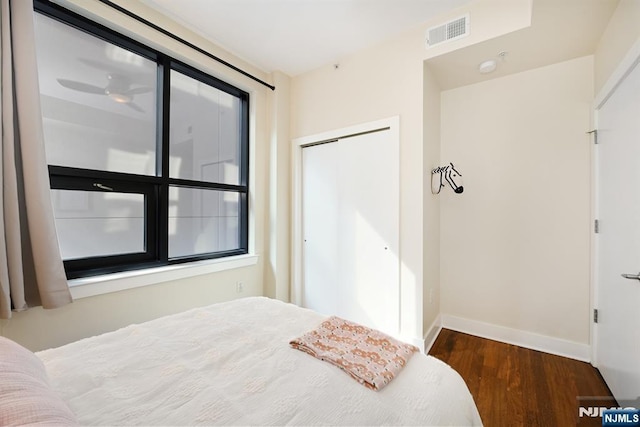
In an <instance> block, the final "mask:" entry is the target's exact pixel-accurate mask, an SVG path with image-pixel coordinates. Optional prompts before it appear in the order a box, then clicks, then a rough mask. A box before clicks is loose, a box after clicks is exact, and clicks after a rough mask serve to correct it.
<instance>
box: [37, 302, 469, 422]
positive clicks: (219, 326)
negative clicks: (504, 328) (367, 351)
mask: <svg viewBox="0 0 640 427" xmlns="http://www.w3.org/2000/svg"><path fill="white" fill-rule="evenodd" d="M324 319H326V317H325V316H322V315H320V314H318V313H315V312H313V311H311V310H307V309H303V308H300V307H297V306H295V305H293V304H286V303H283V302H280V301H276V300H273V299H269V298H265V297H249V298H242V299H238V300H234V301H230V302H226V303H220V304H214V305H211V306H208V307H204V308H197V309H192V310H189V311H186V312H184V313H179V314H176V315H171V316H167V317H163V318H160V319H157V320H153V321H150V322H146V323H143V324H137V325H131V326H128V327H125V328H123V329H120V330H117V331H114V332H110V333H107V334H104V335H100V336H96V337H91V338H87V339H83V340H80V341H77V342H74V343H71V344H68V345H65V346H62V347H59V348H54V349H50V350H45V351H41V352H38V353H36V355H37V357H38V358H39V359H40V360H41V361H42V362H43V363H44V366H45V367H46V373H47V375H48V378H49V384H50V386H51V387H52V389H53V390H54V391H55V392H56V393H57V394H58V395H59V396H61V397H62V399H63V401H64V402H66V404H67V405H68V406H69V408H70V409H71V411H72V412H73V413H74V414H75V416H76V417H77V420H78V422H79V423H80V424H82V425H318V424H320V425H383V424H384V425H481V420H480V417H479V415H478V411H477V409H476V406H475V404H474V401H473V398H472V397H471V394H470V393H469V390H468V389H467V387H466V385H465V383H464V381H463V380H462V378H461V377H460V376H459V375H458V374H457V372H455V371H454V370H453V369H452V368H450V367H449V366H448V365H446V364H445V363H443V362H441V361H439V360H437V359H435V358H433V357H430V356H425V355H424V354H419V353H417V354H414V355H413V356H412V357H411V358H410V359H409V361H408V363H407V364H406V366H405V367H404V369H403V370H402V371H401V372H400V374H399V375H398V376H397V377H396V378H395V379H394V380H393V381H391V382H390V383H389V384H388V385H387V386H386V387H384V388H383V389H382V390H380V391H374V390H370V389H368V388H366V387H364V386H363V385H362V384H360V383H358V382H357V381H355V380H354V379H353V378H351V377H350V376H349V375H347V374H345V373H344V372H343V371H341V370H340V369H338V368H336V367H335V366H333V365H331V364H329V363H326V362H324V361H321V360H318V359H316V358H314V357H312V356H310V355H308V354H306V353H304V352H302V351H299V350H296V349H294V348H292V347H291V346H290V345H289V342H290V340H292V339H293V338H295V337H297V336H300V335H301V334H304V333H305V332H307V331H309V330H310V329H313V328H315V327H316V326H317V325H318V324H319V323H321V322H323V320H324Z"/></svg>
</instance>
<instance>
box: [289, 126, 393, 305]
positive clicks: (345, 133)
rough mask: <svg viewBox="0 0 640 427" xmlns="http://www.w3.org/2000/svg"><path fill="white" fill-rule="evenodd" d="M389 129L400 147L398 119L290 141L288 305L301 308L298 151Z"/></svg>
mask: <svg viewBox="0 0 640 427" xmlns="http://www.w3.org/2000/svg"><path fill="white" fill-rule="evenodd" d="M387 129H388V130H389V137H390V138H392V139H393V143H394V144H398V145H397V146H398V147H399V144H400V116H393V117H388V118H386V119H381V120H376V121H372V122H367V123H361V124H357V125H353V126H349V127H345V128H340V129H335V130H331V131H327V132H321V133H317V134H313V135H309V136H303V137H300V138H296V139H294V140H293V141H292V143H293V148H292V153H291V159H292V162H293V176H292V178H293V180H292V183H293V188H292V206H293V215H292V222H293V224H292V225H293V228H292V236H291V258H292V263H291V302H293V303H294V304H296V305H299V306H301V305H302V294H303V292H302V286H303V283H302V282H303V277H304V275H303V271H302V270H303V259H302V240H303V236H302V149H303V148H304V147H309V146H312V145H317V144H325V143H330V142H335V141H337V140H338V139H341V138H345V137H349V136H355V135H359V134H364V133H370V132H376V131H381V130H387Z"/></svg>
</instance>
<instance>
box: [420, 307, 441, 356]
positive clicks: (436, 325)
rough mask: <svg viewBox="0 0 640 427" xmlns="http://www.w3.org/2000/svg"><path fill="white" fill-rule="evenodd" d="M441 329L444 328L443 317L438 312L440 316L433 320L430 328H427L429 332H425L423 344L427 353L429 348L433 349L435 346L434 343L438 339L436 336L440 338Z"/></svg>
mask: <svg viewBox="0 0 640 427" xmlns="http://www.w3.org/2000/svg"><path fill="white" fill-rule="evenodd" d="M441 330H442V319H441V316H440V315H439V314H438V316H437V317H436V319H435V320H434V321H433V323H432V324H431V326H429V329H427V332H426V333H425V334H424V340H423V341H424V344H423V345H424V353H425V354H427V353H429V350H431V346H433V343H434V342H435V341H436V338H438V334H439V333H440V331H441Z"/></svg>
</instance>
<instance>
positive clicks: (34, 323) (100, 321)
mask: <svg viewBox="0 0 640 427" xmlns="http://www.w3.org/2000/svg"><path fill="white" fill-rule="evenodd" d="M66 4H68V5H70V6H71V7H72V8H74V9H76V10H78V11H81V12H82V13H86V14H89V15H92V16H93V17H95V18H96V19H99V20H100V21H101V22H103V23H105V24H108V25H109V26H112V27H114V28H117V29H119V30H121V31H123V32H124V33H126V34H128V35H130V36H132V37H134V38H137V39H139V40H140V41H142V42H143V43H147V44H150V45H153V46H154V47H157V48H159V49H161V50H164V51H166V52H169V53H171V54H173V55H174V56H175V57H177V58H178V59H180V60H183V61H185V62H187V63H190V64H192V65H194V66H196V67H198V68H201V69H203V71H206V72H209V73H211V74H212V75H214V76H216V77H219V78H221V79H223V80H225V81H228V82H229V83H231V84H234V85H236V86H238V87H240V88H242V89H243V90H246V91H247V92H249V93H250V94H251V129H250V137H251V146H250V153H251V159H252V170H251V174H250V192H251V193H250V198H249V205H250V218H251V225H250V242H249V243H250V248H251V250H252V251H253V252H254V253H256V254H257V255H259V256H260V258H259V261H258V263H257V264H256V265H253V266H250V267H243V268H237V269H233V270H228V271H224V272H220V273H213V274H207V275H202V276H197V277H192V278H189V279H183V280H176V281H172V282H167V283H162V284H158V285H152V286H146V287H142V288H137V289H132V290H127V291H121V292H115V293H111V294H105V295H100V296H94V297H88V298H83V299H79V300H77V301H75V302H74V303H73V304H70V305H68V306H65V307H62V308H60V309H55V310H43V309H42V308H40V307H36V308H32V309H30V310H28V311H26V312H21V313H14V316H13V318H12V319H10V320H8V321H0V334H1V335H3V336H7V337H9V338H12V339H14V340H16V341H17V342H19V343H21V344H23V345H25V346H26V347H28V348H30V349H32V350H40V349H44V348H48V347H52V346H58V345H62V344H65V343H68V342H71V341H74V340H77V339H80V338H83V337H86V336H90V335H95V334H100V333H103V332H106V331H110V330H113V329H116V328H119V327H122V326H125V325H128V324H130V323H134V322H142V321H145V320H149V319H153V318H156V317H159V316H162V315H166V314H170V313H175V312H179V311H183V310H185V309H188V308H191V307H196V306H204V305H207V304H212V303H215V302H220V301H226V300H230V299H233V298H238V297H243V296H249V295H262V294H263V293H264V291H263V283H264V274H265V260H266V259H268V258H269V249H268V248H269V247H271V246H278V244H277V243H274V244H273V245H272V244H271V242H269V239H276V238H281V237H280V236H276V235H274V236H271V235H267V234H266V232H265V220H266V219H265V218H266V206H267V200H268V198H269V191H270V190H269V181H268V176H269V170H270V168H271V167H272V166H271V165H270V158H269V136H270V132H271V131H270V126H271V121H270V117H269V108H270V104H271V103H272V97H273V96H274V94H273V92H272V91H271V90H270V89H268V88H266V87H264V86H262V85H260V84H258V83H256V82H254V81H252V80H250V79H248V78H246V77H244V76H242V75H240V74H238V73H235V72H233V71H230V70H229V69H227V68H226V67H224V66H222V65H220V64H218V63H217V62H215V61H213V60H211V59H208V58H207V57H205V56H204V55H200V54H196V53H194V52H192V51H191V50H190V49H188V48H186V47H184V46H182V45H180V44H179V43H177V42H175V41H173V40H171V39H168V38H167V37H165V36H161V35H159V34H157V33H156V32H154V31H153V30H150V29H148V28H146V27H144V26H142V25H141V24H139V23H136V22H135V21H133V20H131V19H129V18H126V17H124V16H123V15H121V14H120V13H118V12H116V11H114V10H112V9H110V8H108V7H107V6H105V5H103V4H101V3H99V2H98V1H95V0H92V1H87V0H81V1H70V2H66ZM124 5H125V7H127V8H130V9H133V11H134V12H135V13H137V14H139V15H140V16H143V17H144V18H146V19H148V20H150V21H152V22H155V23H157V24H159V25H160V26H162V27H163V28H165V29H167V30H169V31H172V32H174V33H176V34H178V35H180V36H181V37H183V38H186V39H188V40H190V41H192V42H194V43H195V44H197V45H199V46H201V47H203V48H204V49H206V50H208V51H209V52H212V53H213V54H215V55H217V56H219V57H221V58H223V59H225V60H226V61H228V62H231V63H233V64H235V65H237V66H239V67H241V68H243V69H245V70H247V71H248V72H250V73H252V74H254V75H256V76H257V77H259V78H261V79H263V80H267V81H269V80H270V79H271V76H269V75H266V74H265V73H263V72H261V71H260V70H257V69H255V68H254V67H252V66H251V65H249V64H247V63H245V62H244V61H242V60H241V59H239V58H236V57H234V56H233V55H231V54H229V53H228V52H225V51H223V50H221V49H220V48H219V47H217V46H215V45H213V44H211V43H210V42H207V41H206V40H205V39H203V38H202V37H200V36H198V35H196V34H194V33H192V32H190V31H188V30H186V29H185V28H183V27H181V26H179V25H177V24H175V23H174V22H172V21H170V20H169V19H168V18H166V17H163V16H162V15H160V14H158V13H156V12H154V11H152V10H150V9H149V8H147V7H146V6H145V5H143V4H142V3H140V2H124ZM284 126H285V127H286V125H284ZM284 136H285V137H286V135H284ZM280 137H282V135H280ZM282 256H286V254H283V253H279V254H277V257H278V259H280V257H282ZM278 262H281V261H278ZM238 281H241V282H243V284H244V292H243V293H237V292H236V282H238ZM279 286H285V287H286V286H288V284H286V283H285V284H284V285H279Z"/></svg>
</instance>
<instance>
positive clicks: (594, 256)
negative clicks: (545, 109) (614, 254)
mask: <svg viewBox="0 0 640 427" xmlns="http://www.w3.org/2000/svg"><path fill="white" fill-rule="evenodd" d="M639 63H640V37H639V38H638V39H636V41H635V43H634V44H633V45H632V46H631V48H630V49H629V50H628V51H627V53H626V55H625V56H624V57H623V58H622V60H621V61H620V63H619V64H618V66H617V67H616V68H615V70H614V71H613V73H611V76H609V79H608V80H607V81H606V82H605V84H604V85H603V86H602V88H601V89H600V91H599V92H598V94H597V95H596V97H595V99H594V102H593V123H594V126H593V129H596V130H597V129H598V113H599V111H600V109H601V108H602V107H603V106H604V104H605V103H606V102H607V100H608V99H609V98H610V97H611V96H612V95H613V94H614V93H615V91H616V89H617V88H618V86H619V85H620V84H621V83H622V81H623V80H624V79H625V78H626V77H627V76H628V75H629V73H631V71H632V70H633V69H634V67H635V66H636V65H638V64H639ZM596 137H597V133H596ZM591 171H592V174H591V199H592V200H593V202H592V205H591V220H592V221H591V224H594V226H595V221H596V220H597V219H599V212H598V206H599V202H600V200H599V194H598V184H599V182H600V172H599V170H598V145H597V144H594V143H592V144H591ZM599 262H600V260H599V258H598V234H597V233H595V232H593V230H592V233H591V280H590V281H591V286H590V291H591V298H590V300H591V306H590V309H591V311H590V321H589V326H590V332H591V364H592V365H593V366H595V367H598V348H597V344H598V340H597V338H598V328H597V326H596V324H595V322H594V321H593V313H594V310H596V309H597V308H598V305H599V304H598V303H599V301H598V290H599V286H598V285H599V283H598V267H599Z"/></svg>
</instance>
